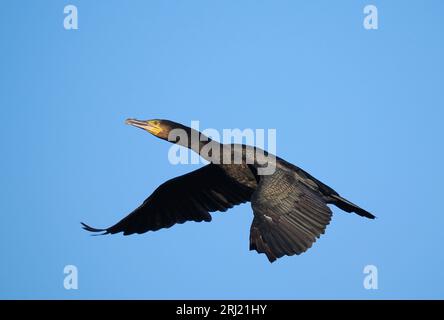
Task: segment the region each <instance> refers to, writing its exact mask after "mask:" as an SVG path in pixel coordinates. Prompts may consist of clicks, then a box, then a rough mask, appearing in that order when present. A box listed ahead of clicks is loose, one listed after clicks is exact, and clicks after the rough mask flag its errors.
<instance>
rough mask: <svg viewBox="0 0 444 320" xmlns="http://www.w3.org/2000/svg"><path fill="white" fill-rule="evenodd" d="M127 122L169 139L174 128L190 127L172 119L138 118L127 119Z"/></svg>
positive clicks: (161, 137)
mask: <svg viewBox="0 0 444 320" xmlns="http://www.w3.org/2000/svg"><path fill="white" fill-rule="evenodd" d="M125 123H126V124H129V125H132V126H134V127H137V128H140V129H143V130H145V131H148V132H149V133H151V134H152V135H154V136H156V137H158V138H160V139H164V140H168V135H169V133H170V132H171V130H173V129H189V128H187V127H185V126H183V125H181V124H180V123H177V122H174V121H170V120H160V119H153V120H137V119H127V120H126V121H125Z"/></svg>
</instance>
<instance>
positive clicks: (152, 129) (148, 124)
mask: <svg viewBox="0 0 444 320" xmlns="http://www.w3.org/2000/svg"><path fill="white" fill-rule="evenodd" d="M125 123H126V124H129V125H131V126H134V127H137V128H140V129H143V130H145V131H148V132H149V133H151V134H154V135H155V136H157V135H158V134H159V132H161V131H162V128H161V127H160V126H159V125H154V124H153V121H152V120H137V119H127V120H126V121H125Z"/></svg>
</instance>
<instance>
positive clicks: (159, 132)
mask: <svg viewBox="0 0 444 320" xmlns="http://www.w3.org/2000/svg"><path fill="white" fill-rule="evenodd" d="M127 122H128V123H129V124H131V125H134V126H136V127H139V128H142V129H144V130H146V131H148V132H150V133H152V134H154V135H155V136H157V137H159V138H162V139H164V140H168V134H169V133H170V132H171V130H172V129H177V128H180V129H183V130H185V131H186V132H187V134H191V133H192V132H193V129H190V128H188V127H185V126H183V125H180V124H178V123H174V122H172V121H168V120H149V121H139V120H128V121H127ZM194 133H197V134H198V135H199V137H201V139H200V140H203V142H201V143H200V145H198V146H192V145H191V144H190V143H189V142H188V143H183V142H181V141H173V142H174V143H177V144H182V145H184V146H186V147H189V148H191V149H193V150H194V151H196V152H199V153H200V154H201V156H202V153H201V152H202V148H203V147H204V146H205V145H206V144H207V143H209V142H211V143H215V146H217V147H220V146H221V145H220V144H218V143H216V142H213V141H211V139H208V138H207V137H205V136H203V135H202V134H201V133H198V132H194ZM241 149H242V155H243V158H242V163H241V164H216V163H210V164H208V165H206V166H204V167H202V168H200V169H198V170H195V171H193V172H190V173H187V174H185V175H183V176H179V177H176V178H173V179H171V180H169V181H167V182H165V183H163V184H162V185H160V186H159V187H158V188H157V189H156V190H155V191H154V192H153V193H152V194H151V195H150V196H149V197H148V198H147V199H146V200H145V201H144V202H143V203H142V204H141V205H140V206H139V207H138V208H137V209H135V210H134V211H133V212H131V213H130V214H129V215H128V216H126V217H125V218H123V219H122V220H121V221H119V222H118V223H116V224H115V225H113V226H111V227H109V228H107V229H96V228H92V227H90V226H88V225H86V224H84V223H82V225H83V227H84V229H86V230H88V231H92V232H101V233H102V234H115V233H119V232H123V234H124V235H129V234H134V233H139V234H140V233H144V232H147V231H156V230H159V229H161V228H169V227H171V226H173V225H174V224H176V223H184V222H186V221H197V222H200V221H211V215H210V212H214V211H226V210H228V209H230V208H232V207H233V206H235V205H238V204H241V203H244V202H248V201H250V202H251V206H252V209H253V213H254V218H253V223H252V225H251V230H250V250H256V251H257V252H259V253H265V254H266V256H267V257H268V259H269V260H270V261H271V262H272V261H274V260H276V259H277V258H280V257H282V256H284V255H288V256H290V255H293V254H300V253H302V252H304V251H306V250H307V249H308V248H310V247H311V246H312V244H313V243H314V242H315V241H316V239H317V238H319V236H320V235H321V234H323V233H324V232H325V228H326V226H327V225H328V224H329V223H330V219H331V216H332V212H331V210H330V208H329V207H328V206H327V204H334V205H336V206H337V207H339V208H341V209H342V210H344V211H346V212H354V213H356V214H358V215H360V216H363V217H366V218H370V219H374V216H373V215H372V214H371V213H369V212H367V211H365V210H364V209H362V208H360V207H358V206H356V205H355V204H353V203H351V202H350V201H348V200H346V199H344V198H342V197H341V196H340V195H339V194H338V193H337V192H336V191H334V190H333V189H332V188H330V187H328V186H327V185H325V184H323V183H322V182H320V181H319V180H317V179H315V178H314V177H312V176H311V175H310V174H308V173H307V172H305V171H303V170H302V169H300V168H298V167H296V166H294V165H292V164H290V163H288V162H286V161H285V160H283V159H280V158H277V157H276V158H275V165H276V170H275V171H274V173H273V174H271V175H260V174H258V168H259V167H260V165H259V164H258V163H257V162H254V163H252V164H247V163H251V162H248V161H246V159H248V157H249V155H248V154H249V152H250V151H252V150H253V149H254V150H256V148H252V147H248V146H244V145H243V146H241Z"/></svg>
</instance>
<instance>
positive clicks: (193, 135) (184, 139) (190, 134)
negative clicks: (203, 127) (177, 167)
mask: <svg viewBox="0 0 444 320" xmlns="http://www.w3.org/2000/svg"><path fill="white" fill-rule="evenodd" d="M168 141H169V142H172V143H175V144H178V145H180V146H183V147H186V148H188V149H191V150H193V151H194V152H196V153H197V154H199V155H200V156H201V157H203V158H204V159H206V160H208V161H211V160H210V159H209V157H208V150H209V149H212V148H220V146H221V144H220V143H219V142H217V141H214V140H211V139H210V138H209V137H207V136H206V135H204V134H203V133H202V132H199V131H197V130H195V129H192V128H189V127H185V126H182V127H178V128H174V129H172V130H171V131H170V132H169V133H168ZM210 153H211V151H210Z"/></svg>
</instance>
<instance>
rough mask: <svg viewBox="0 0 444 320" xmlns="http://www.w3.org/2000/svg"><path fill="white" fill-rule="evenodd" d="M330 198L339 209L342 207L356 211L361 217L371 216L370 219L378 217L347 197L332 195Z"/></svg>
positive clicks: (349, 210) (345, 209) (346, 210)
mask: <svg viewBox="0 0 444 320" xmlns="http://www.w3.org/2000/svg"><path fill="white" fill-rule="evenodd" d="M330 198H331V199H332V200H331V202H329V203H332V204H334V205H335V206H337V207H338V208H339V209H342V210H344V211H345V212H354V213H356V214H357V215H360V216H361V217H366V218H369V219H375V218H376V217H375V216H374V215H373V214H371V213H370V212H368V211H366V210H364V209H362V208H361V207H359V206H357V205H355V204H354V203H352V202H350V201H348V200H347V199H344V198H342V197H341V196H339V195H330Z"/></svg>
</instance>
